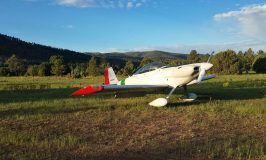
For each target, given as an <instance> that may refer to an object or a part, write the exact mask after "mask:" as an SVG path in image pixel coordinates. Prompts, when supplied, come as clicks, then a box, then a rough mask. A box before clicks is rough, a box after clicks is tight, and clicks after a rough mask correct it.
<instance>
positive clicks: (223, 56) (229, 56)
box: [211, 50, 242, 74]
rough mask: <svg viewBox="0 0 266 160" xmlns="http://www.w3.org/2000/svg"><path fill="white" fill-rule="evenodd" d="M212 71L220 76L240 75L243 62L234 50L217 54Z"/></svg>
mask: <svg viewBox="0 0 266 160" xmlns="http://www.w3.org/2000/svg"><path fill="white" fill-rule="evenodd" d="M211 62H212V64H213V68H212V70H213V71H214V72H215V73H220V74H240V73H241V67H242V66H241V61H240V59H239V58H238V56H237V54H236V53H235V51H233V50H227V51H223V52H219V53H217V54H216V55H215V56H214V57H213V58H212V59H211Z"/></svg>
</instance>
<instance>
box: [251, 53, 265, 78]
mask: <svg viewBox="0 0 266 160" xmlns="http://www.w3.org/2000/svg"><path fill="white" fill-rule="evenodd" d="M252 69H253V70H254V71H255V72H256V73H266V54H260V55H258V56H257V57H256V58H255V60H254V62H253V64H252Z"/></svg>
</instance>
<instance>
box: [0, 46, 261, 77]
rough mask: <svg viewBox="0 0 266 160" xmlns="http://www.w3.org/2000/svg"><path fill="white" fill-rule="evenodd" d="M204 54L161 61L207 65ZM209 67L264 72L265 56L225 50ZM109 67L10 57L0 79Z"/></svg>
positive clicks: (91, 72)
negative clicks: (39, 61)
mask: <svg viewBox="0 0 266 160" xmlns="http://www.w3.org/2000/svg"><path fill="white" fill-rule="evenodd" d="M208 58H209V55H208V54H205V55H201V54H198V53H197V51H196V50H192V51H191V52H190V53H189V54H188V56H187V59H174V60H167V61H164V60H161V61H163V62H164V63H166V64H167V65H172V66H177V65H183V64H189V63H200V62H207V60H208ZM150 62H153V60H152V59H150V58H148V57H144V58H143V59H142V60H141V62H139V63H133V62H132V61H130V60H129V61H127V62H126V63H125V65H124V66H122V67H120V68H115V70H116V71H117V74H120V75H125V76H127V75H131V74H132V73H133V72H134V71H136V70H137V69H138V68H140V67H142V66H144V65H145V64H148V63H150ZM211 63H212V64H213V68H212V70H211V72H213V73H217V74H242V73H248V72H250V71H252V70H253V71H255V72H256V73H266V53H265V52H264V51H262V50H259V51H258V52H257V53H255V52H254V51H253V50H252V49H251V48H250V49H248V50H247V51H245V52H242V51H239V52H238V53H236V52H235V51H233V50H226V51H221V52H219V53H216V54H215V55H214V56H213V57H212V58H211ZM108 66H111V65H110V64H109V63H108V62H106V61H103V60H101V59H98V58H96V57H94V56H92V57H91V58H90V59H89V60H88V62H87V63H65V60H64V57H63V56H61V55H53V56H51V57H50V58H49V61H48V62H42V63H41V64H34V65H32V64H27V63H26V62H25V61H23V59H20V58H19V57H18V56H16V55H15V54H13V55H12V56H11V57H9V58H8V59H6V60H4V59H0V76H51V75H55V76H65V75H68V76H71V77H73V78H80V77H85V76H97V75H102V74H103V72H104V69H105V68H106V67H108Z"/></svg>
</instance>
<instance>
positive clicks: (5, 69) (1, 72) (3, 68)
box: [0, 67, 9, 76]
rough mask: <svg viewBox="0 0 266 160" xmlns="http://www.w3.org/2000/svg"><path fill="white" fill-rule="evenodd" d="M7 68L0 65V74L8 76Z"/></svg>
mask: <svg viewBox="0 0 266 160" xmlns="http://www.w3.org/2000/svg"><path fill="white" fill-rule="evenodd" d="M8 75H9V69H8V68H7V67H0V76H8Z"/></svg>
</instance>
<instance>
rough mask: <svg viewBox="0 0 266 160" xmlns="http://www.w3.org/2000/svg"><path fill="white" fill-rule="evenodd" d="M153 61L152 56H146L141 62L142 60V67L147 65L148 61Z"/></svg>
mask: <svg viewBox="0 0 266 160" xmlns="http://www.w3.org/2000/svg"><path fill="white" fill-rule="evenodd" d="M151 62H152V60H151V59H150V58H148V57H144V58H143V59H142V60H141V62H140V65H139V66H140V67H143V66H144V65H146V64H148V63H151Z"/></svg>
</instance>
